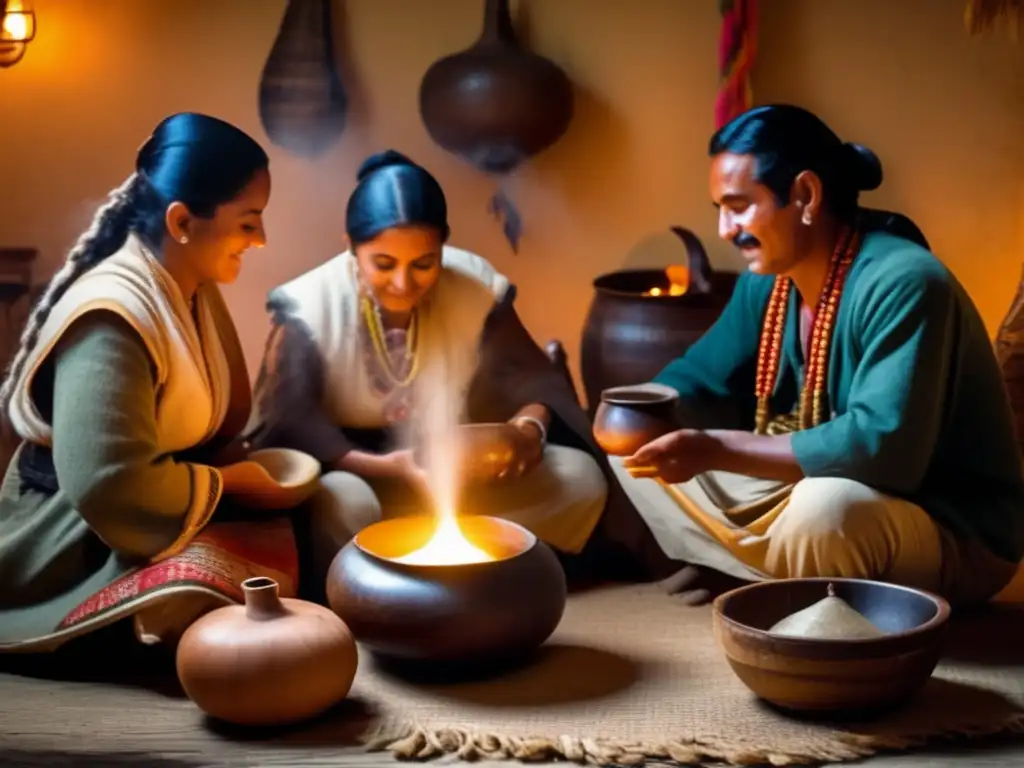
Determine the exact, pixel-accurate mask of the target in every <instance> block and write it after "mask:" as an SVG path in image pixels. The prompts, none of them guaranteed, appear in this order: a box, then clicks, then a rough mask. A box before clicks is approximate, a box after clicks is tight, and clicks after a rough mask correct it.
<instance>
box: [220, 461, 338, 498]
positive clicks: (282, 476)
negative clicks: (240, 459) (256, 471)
mask: <svg viewBox="0 0 1024 768" xmlns="http://www.w3.org/2000/svg"><path fill="white" fill-rule="evenodd" d="M248 460H249V461H251V462H253V463H254V464H257V465H258V466H259V467H260V469H261V470H262V471H263V472H264V474H265V477H264V479H263V480H262V481H261V482H258V483H254V484H253V486H252V487H251V488H239V489H236V490H235V491H233V493H232V496H234V498H235V499H237V500H238V501H239V502H241V503H242V504H244V505H246V506H248V507H250V508H252V509H294V508H295V507H297V506H299V505H300V504H302V503H303V502H304V501H306V500H307V499H308V498H309V497H310V496H312V495H313V494H314V493H315V492H316V489H317V486H318V484H319V482H320V462H318V461H317V460H316V459H314V458H313V457H312V456H310V455H309V454H308V453H303V452H302V451H296V450H293V449H291V448H263V449H261V450H258V451H253V452H252V453H250V454H249V457H248Z"/></svg>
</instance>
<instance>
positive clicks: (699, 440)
mask: <svg viewBox="0 0 1024 768" xmlns="http://www.w3.org/2000/svg"><path fill="white" fill-rule="evenodd" d="M716 445H717V444H716V442H715V440H714V439H713V438H711V437H709V436H708V435H707V434H706V433H704V432H701V431H699V430H695V429H680V430H677V431H675V432H669V433H668V434H667V435H662V436H661V437H659V438H657V439H656V440H652V441H651V442H649V443H647V445H645V446H643V447H642V448H640V449H639V450H638V451H637V452H636V453H634V454H633V455H632V456H627V457H626V458H625V459H623V462H622V464H623V466H624V467H625V468H626V469H627V470H629V473H630V474H631V475H633V476H634V477H657V478H660V479H661V480H664V481H665V482H666V483H670V484H675V483H685V482H687V481H689V480H692V479H693V478H694V477H695V476H696V475H699V474H702V473H703V472H707V471H708V470H710V469H713V468H714V463H713V457H714V454H715V448H716Z"/></svg>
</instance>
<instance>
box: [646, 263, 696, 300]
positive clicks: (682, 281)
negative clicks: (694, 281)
mask: <svg viewBox="0 0 1024 768" xmlns="http://www.w3.org/2000/svg"><path fill="white" fill-rule="evenodd" d="M665 277H667V278H668V288H667V289H666V288H660V287H657V286H656V287H654V288H651V289H650V290H647V291H644V296H682V295H683V294H685V293H686V289H687V288H689V287H690V270H689V269H688V268H687V267H684V266H681V265H673V266H671V267H668V268H667V269H666V270H665Z"/></svg>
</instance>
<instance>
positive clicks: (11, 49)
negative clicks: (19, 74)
mask: <svg viewBox="0 0 1024 768" xmlns="http://www.w3.org/2000/svg"><path fill="white" fill-rule="evenodd" d="M35 36H36V14H35V11H34V10H33V9H32V0H0V67H10V66H13V65H14V64H17V63H18V62H19V61H21V57H22V56H24V55H25V49H26V48H28V44H29V43H30V42H31V41H32V39H33V38H34V37H35Z"/></svg>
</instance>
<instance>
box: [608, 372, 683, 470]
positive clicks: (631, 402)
mask: <svg viewBox="0 0 1024 768" xmlns="http://www.w3.org/2000/svg"><path fill="white" fill-rule="evenodd" d="M678 401H679V395H678V394H677V393H676V391H675V390H674V389H672V388H671V387H667V386H664V385H662V384H655V383H653V382H649V383H645V384H637V385H636V386H624V387H613V388H611V389H606V390H604V391H603V392H602V393H601V404H600V405H598V407H597V413H595V414H594V439H595V440H596V441H597V444H598V445H599V446H600V447H601V450H602V451H604V452H605V453H607V454H608V455H610V456H631V455H633V454H634V453H636V451H637V450H639V449H640V448H641V447H642V446H644V445H646V444H647V443H649V442H651V440H655V439H656V438H659V437H661V436H662V435H664V434H667V433H668V432H671V431H672V430H673V429H676V423H675V407H676V404H677V403H678Z"/></svg>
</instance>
